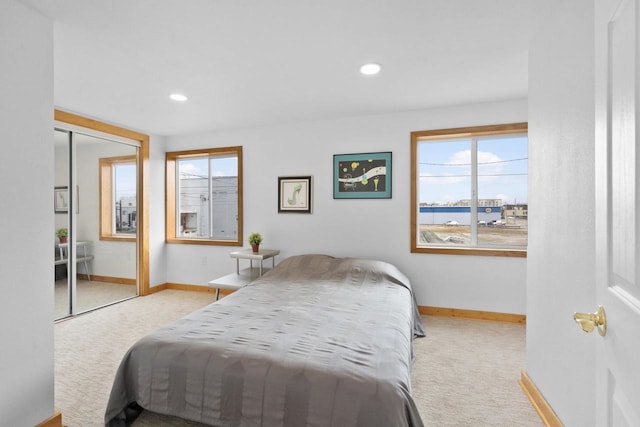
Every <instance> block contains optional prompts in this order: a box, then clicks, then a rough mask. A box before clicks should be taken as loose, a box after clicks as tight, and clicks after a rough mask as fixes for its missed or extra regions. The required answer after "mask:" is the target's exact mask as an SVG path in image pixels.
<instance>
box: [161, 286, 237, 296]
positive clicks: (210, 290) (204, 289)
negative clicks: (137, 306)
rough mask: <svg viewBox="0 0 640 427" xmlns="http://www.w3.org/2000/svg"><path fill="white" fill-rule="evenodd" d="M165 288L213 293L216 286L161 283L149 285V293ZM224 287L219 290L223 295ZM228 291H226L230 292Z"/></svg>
mask: <svg viewBox="0 0 640 427" xmlns="http://www.w3.org/2000/svg"><path fill="white" fill-rule="evenodd" d="M165 289H175V290H178V291H191V292H207V293H215V292H216V288H212V287H210V286H200V285H187V284H184V283H163V284H161V285H158V286H151V287H149V293H150V294H153V293H156V292H160V291H164V290H165ZM223 291H224V289H221V290H220V295H224V294H225V292H223ZM230 292H231V291H228V292H227V293H230Z"/></svg>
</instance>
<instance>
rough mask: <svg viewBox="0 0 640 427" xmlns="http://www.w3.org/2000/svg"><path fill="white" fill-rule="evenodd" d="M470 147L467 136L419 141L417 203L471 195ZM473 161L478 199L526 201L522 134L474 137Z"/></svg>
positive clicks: (524, 147)
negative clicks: (476, 165) (476, 163)
mask: <svg viewBox="0 0 640 427" xmlns="http://www.w3.org/2000/svg"><path fill="white" fill-rule="evenodd" d="M471 149H472V144H471V141H470V140H469V139H460V140H447V141H424V142H421V143H420V147H419V149H418V150H419V151H418V152H419V161H418V162H419V171H420V190H419V202H420V203H439V204H446V203H450V202H455V201H458V200H464V199H470V198H471V171H472V169H471ZM477 162H478V198H479V199H502V200H503V203H509V204H511V203H527V173H528V154H527V137H526V136H524V137H507V138H495V137H492V138H491V139H480V140H478V142H477Z"/></svg>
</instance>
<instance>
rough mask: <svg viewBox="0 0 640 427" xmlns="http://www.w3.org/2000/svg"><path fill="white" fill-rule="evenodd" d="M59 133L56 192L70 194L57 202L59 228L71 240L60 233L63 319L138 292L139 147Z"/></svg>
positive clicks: (58, 315) (58, 285) (59, 298)
mask: <svg viewBox="0 0 640 427" xmlns="http://www.w3.org/2000/svg"><path fill="white" fill-rule="evenodd" d="M54 135H55V136H56V138H55V140H56V189H55V191H56V197H59V198H61V199H60V200H62V193H64V196H65V197H66V199H65V200H67V202H66V205H65V206H64V207H62V208H60V209H58V207H57V206H56V207H55V210H56V212H57V213H56V229H59V228H62V227H66V228H67V229H68V238H67V242H66V243H64V242H60V241H59V239H58V240H56V264H57V266H56V319H59V318H62V317H65V316H69V315H73V314H78V313H82V312H85V311H88V310H93V309H95V308H99V307H102V306H105V305H109V304H112V303H114V302H118V301H122V300H125V299H128V298H132V297H135V296H136V295H138V265H137V262H138V240H139V239H138V232H137V230H138V228H137V224H138V221H137V219H138V218H137V205H138V182H137V176H138V174H137V167H138V162H139V161H138V158H139V155H138V152H139V147H138V145H137V144H136V143H135V142H128V141H123V140H112V139H109V138H108V137H105V136H104V135H99V136H98V135H90V134H88V133H83V132H78V131H74V130H61V129H57V130H56V133H55V134H54ZM65 138H66V143H63V142H62V141H63V139H65ZM56 200H58V199H56ZM61 203H62V202H61ZM65 209H66V210H65ZM58 210H59V211H60V212H58ZM63 211H64V212H63Z"/></svg>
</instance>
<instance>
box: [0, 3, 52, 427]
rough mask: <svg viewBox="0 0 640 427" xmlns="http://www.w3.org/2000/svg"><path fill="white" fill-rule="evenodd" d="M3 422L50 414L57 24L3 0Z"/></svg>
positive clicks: (27, 422) (27, 421) (25, 422)
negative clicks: (55, 31)
mask: <svg viewBox="0 0 640 427" xmlns="http://www.w3.org/2000/svg"><path fill="white" fill-rule="evenodd" d="M0 58H2V64H3V65H2V78H0V93H2V97H1V98H0V128H1V129H2V134H3V143H2V147H3V155H2V157H1V160H0V181H1V182H2V183H3V184H2V187H0V200H2V209H0V223H2V224H3V232H2V240H1V241H0V293H1V294H2V298H1V299H0V343H1V346H2V350H1V351H0V361H1V363H0V378H1V379H2V380H1V381H0V424H2V425H7V426H16V427H21V426H33V425H35V424H37V423H39V422H41V421H44V420H45V419H47V418H49V417H50V416H52V415H53V411H54V408H53V384H54V382H53V381H54V378H53V263H52V262H51V257H52V251H53V245H52V241H53V238H52V236H53V195H52V192H53V144H52V142H51V141H52V129H53V24H52V23H51V22H50V21H49V20H48V19H46V18H44V17H43V16H41V15H40V14H38V13H36V12H34V11H33V10H31V9H28V8H26V7H25V6H24V5H22V4H20V3H16V2H14V1H13V0H3V1H1V2H0Z"/></svg>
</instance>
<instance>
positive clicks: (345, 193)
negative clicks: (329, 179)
mask: <svg viewBox="0 0 640 427" xmlns="http://www.w3.org/2000/svg"><path fill="white" fill-rule="evenodd" d="M333 198H334V199H390V198H391V152H390V151H387V152H379V153H360V154H336V155H334V156H333Z"/></svg>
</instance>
